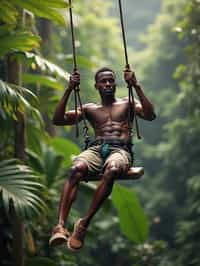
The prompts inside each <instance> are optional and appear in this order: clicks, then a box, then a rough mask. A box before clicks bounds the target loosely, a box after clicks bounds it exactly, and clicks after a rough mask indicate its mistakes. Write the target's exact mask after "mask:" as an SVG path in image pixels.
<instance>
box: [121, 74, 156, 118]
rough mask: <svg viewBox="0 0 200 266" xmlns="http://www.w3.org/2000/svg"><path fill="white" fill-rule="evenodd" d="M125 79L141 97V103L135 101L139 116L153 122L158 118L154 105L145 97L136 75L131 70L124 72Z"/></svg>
mask: <svg viewBox="0 0 200 266" xmlns="http://www.w3.org/2000/svg"><path fill="white" fill-rule="evenodd" d="M124 79H125V81H126V83H127V85H128V86H133V87H134V88H135V90H136V93H137V95H138V97H139V101H138V100H136V99H135V103H134V104H135V111H136V114H137V115H138V116H140V117H141V118H143V119H145V120H149V121H152V120H154V119H155V118H156V114H155V112H154V107H153V104H152V103H151V102H150V100H149V99H148V98H147V97H146V96H145V95H144V92H143V89H142V87H141V86H140V84H139V83H138V81H137V79H136V76H135V73H134V72H132V71H130V70H125V71H124Z"/></svg>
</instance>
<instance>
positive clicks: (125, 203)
mask: <svg viewBox="0 0 200 266" xmlns="http://www.w3.org/2000/svg"><path fill="white" fill-rule="evenodd" d="M112 201H113V203H114V205H115V207H116V208H117V210H118V215H119V219H120V227H121V230H122V232H123V233H124V234H125V235H126V236H127V238H128V239H130V240H132V241H134V242H135V243H143V242H144V241H145V240H146V239H147V237H148V231H149V226H148V220H147V218H146V215H145V214H144V211H143V210H142V208H141V207H140V204H139V202H138V199H137V197H136V195H135V194H134V192H133V190H130V189H128V188H125V187H122V186H120V185H118V184H115V186H114V189H113V192H112Z"/></svg>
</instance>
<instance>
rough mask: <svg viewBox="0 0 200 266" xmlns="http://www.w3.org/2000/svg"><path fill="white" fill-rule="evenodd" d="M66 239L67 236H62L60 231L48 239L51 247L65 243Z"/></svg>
mask: <svg viewBox="0 0 200 266" xmlns="http://www.w3.org/2000/svg"><path fill="white" fill-rule="evenodd" d="M67 240H68V238H67V237H66V236H64V235H63V234H61V233H55V234H54V235H53V236H52V237H51V238H50V240H49V245H50V246H51V247H54V246H59V245H62V244H64V243H66V242H67Z"/></svg>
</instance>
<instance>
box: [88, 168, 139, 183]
mask: <svg viewBox="0 0 200 266" xmlns="http://www.w3.org/2000/svg"><path fill="white" fill-rule="evenodd" d="M143 174H144V168H143V167H131V168H129V170H128V171H127V173H126V174H125V175H121V176H120V177H119V178H117V180H137V179H140V178H141V177H142V175H143ZM101 176H102V174H99V175H97V176H93V177H92V178H89V180H88V181H99V180H100V179H101Z"/></svg>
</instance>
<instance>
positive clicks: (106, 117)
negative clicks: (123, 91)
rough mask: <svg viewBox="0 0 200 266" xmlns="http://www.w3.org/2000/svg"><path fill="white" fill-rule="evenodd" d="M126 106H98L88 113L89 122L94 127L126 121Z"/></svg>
mask: <svg viewBox="0 0 200 266" xmlns="http://www.w3.org/2000/svg"><path fill="white" fill-rule="evenodd" d="M127 110H128V108H127V104H114V105H112V106H108V107H106V106H100V107H99V106H98V107H96V108H92V109H90V110H89V112H88V118H89V121H90V122H91V123H92V124H93V125H94V124H95V125H97V126H98V125H103V124H107V123H109V124H112V123H121V122H125V121H127V114H128V112H127Z"/></svg>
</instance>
